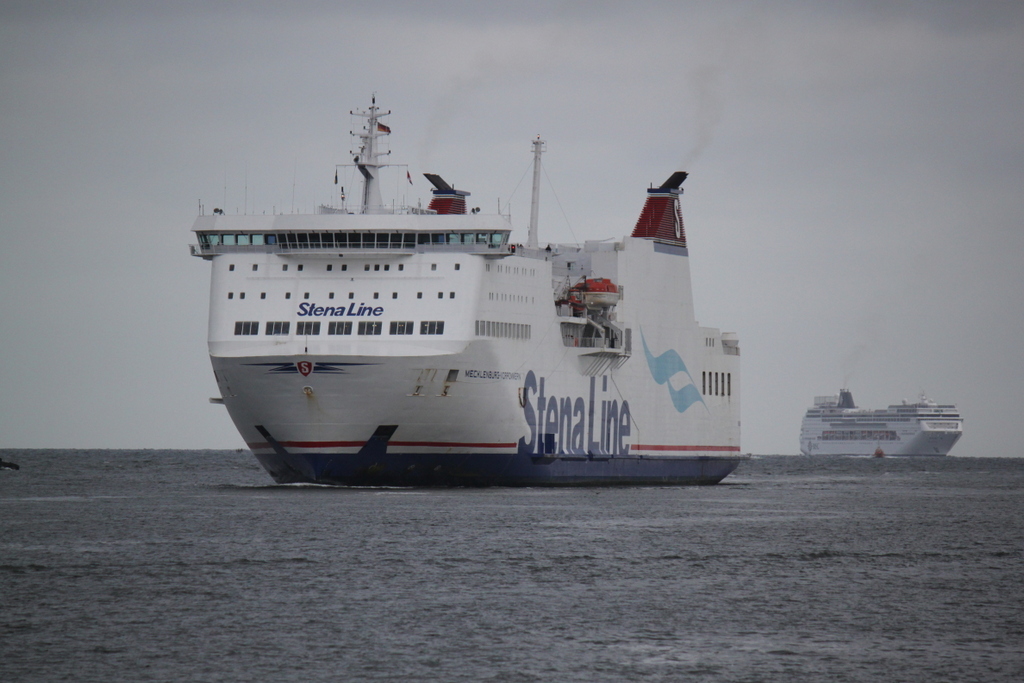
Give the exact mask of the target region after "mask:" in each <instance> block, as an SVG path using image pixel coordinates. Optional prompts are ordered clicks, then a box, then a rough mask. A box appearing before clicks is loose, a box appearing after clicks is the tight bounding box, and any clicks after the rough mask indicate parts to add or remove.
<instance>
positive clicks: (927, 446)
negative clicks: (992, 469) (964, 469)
mask: <svg viewBox="0 0 1024 683" xmlns="http://www.w3.org/2000/svg"><path fill="white" fill-rule="evenodd" d="M962 435H963V418H962V417H961V416H960V411H959V410H957V408H956V406H955V405H940V404H938V403H936V402H935V401H932V400H930V399H929V398H928V397H927V396H925V395H924V394H922V395H921V397H920V398H919V400H918V401H917V403H908V402H906V401H904V402H903V403H901V404H894V405H890V406H889V407H888V408H886V409H884V410H871V409H866V408H858V407H857V406H856V405H855V404H854V402H853V394H852V393H850V391H849V390H848V389H843V390H841V391H840V392H839V394H838V395H835V396H817V397H815V399H814V407H813V408H810V409H809V410H808V411H807V414H806V415H805V416H804V420H803V426H802V429H801V431H800V452H801V453H803V454H804V455H946V454H948V453H949V451H950V449H952V448H953V444H955V443H956V442H957V441H958V440H959V439H960V437H961V436H962Z"/></svg>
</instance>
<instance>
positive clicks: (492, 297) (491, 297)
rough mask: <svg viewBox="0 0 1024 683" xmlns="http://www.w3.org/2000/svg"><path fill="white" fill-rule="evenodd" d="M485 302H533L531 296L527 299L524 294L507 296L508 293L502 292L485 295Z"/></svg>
mask: <svg viewBox="0 0 1024 683" xmlns="http://www.w3.org/2000/svg"><path fill="white" fill-rule="evenodd" d="M487 300H488V301H516V302H518V303H526V302H527V300H529V302H530V303H531V304H532V303H533V302H534V298H533V297H532V296H530V297H528V296H526V295H525V294H508V293H503V292H488V293H487Z"/></svg>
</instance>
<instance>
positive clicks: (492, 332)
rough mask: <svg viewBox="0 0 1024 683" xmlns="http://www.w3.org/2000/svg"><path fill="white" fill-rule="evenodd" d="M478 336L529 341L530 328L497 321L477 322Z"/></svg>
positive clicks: (519, 324) (520, 324)
mask: <svg viewBox="0 0 1024 683" xmlns="http://www.w3.org/2000/svg"><path fill="white" fill-rule="evenodd" d="M476 334H477V336H478V337H504V338H506V339H529V338H530V326H529V325H524V324H522V323H503V322H498V321H495V320H477V321H476Z"/></svg>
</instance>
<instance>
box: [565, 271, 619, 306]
mask: <svg viewBox="0 0 1024 683" xmlns="http://www.w3.org/2000/svg"><path fill="white" fill-rule="evenodd" d="M621 298H622V296H621V295H620V294H619V287H618V285H616V284H615V283H614V282H612V281H611V280H609V279H608V278H604V277H595V278H585V279H583V280H581V281H580V282H578V283H577V284H575V285H573V287H572V289H570V290H569V304H570V305H571V306H572V307H573V308H576V309H583V308H608V307H610V306H614V305H615V304H617V303H619V300H620V299H621Z"/></svg>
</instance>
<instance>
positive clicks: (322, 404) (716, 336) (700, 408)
mask: <svg viewBox="0 0 1024 683" xmlns="http://www.w3.org/2000/svg"><path fill="white" fill-rule="evenodd" d="M358 113H359V114H360V115H361V116H363V117H364V118H365V119H366V126H365V127H364V129H363V131H362V132H361V133H360V134H359V135H360V140H361V145H360V148H359V152H358V153H357V154H355V156H354V162H355V164H356V166H357V168H358V169H359V171H360V173H361V175H362V177H363V193H362V202H361V206H360V208H359V210H358V212H348V211H347V210H338V209H327V210H324V211H322V212H320V213H317V214H314V215H295V214H288V215H272V216H237V215H236V216H231V215H224V214H223V213H219V212H217V213H215V215H213V216H199V217H198V218H197V220H196V222H195V225H194V226H193V231H194V232H195V234H196V236H197V238H198V239H197V243H196V244H193V245H192V253H193V254H194V255H196V256H199V257H202V258H204V259H207V260H209V261H210V262H211V271H212V275H211V290H210V316H209V351H210V358H211V362H212V364H213V369H214V374H215V376H216V379H217V384H218V386H219V388H220V393H221V396H220V397H219V398H217V399H213V401H214V402H217V403H223V405H224V406H225V407H226V408H227V411H228V413H229V415H230V416H231V419H232V420H233V421H234V423H235V425H236V427H237V428H238V430H239V432H240V433H241V435H242V437H243V438H244V439H245V441H246V443H247V444H248V445H249V447H250V448H251V449H252V451H253V453H254V454H255V455H256V457H257V459H258V460H259V462H260V463H261V464H262V465H263V466H264V467H265V468H266V469H267V471H268V472H269V473H270V474H271V476H272V477H273V478H274V479H275V480H276V481H278V482H319V483H333V484H351V485H453V484H454V485H566V484H679V483H684V484H707V483H716V482H718V481H720V480H721V479H722V478H724V477H725V476H727V475H728V474H729V473H730V472H732V471H733V469H735V467H736V466H737V464H738V463H739V462H740V461H741V460H742V457H741V456H740V455H739V452H740V412H739V411H740V401H739V395H740V374H739V345H738V340H737V337H736V335H735V334H731V333H721V332H720V331H719V330H718V329H716V328H710V327H701V326H700V325H698V324H697V323H696V321H695V320H694V312H693V302H692V297H691V290H690V273H689V251H688V248H687V245H686V234H685V230H684V228H683V222H682V215H681V213H680V210H679V197H680V195H681V193H682V190H681V185H682V183H683V181H684V180H685V179H686V174H685V173H682V172H678V173H674V174H672V175H671V176H670V177H669V179H668V180H667V181H666V182H664V183H662V184H661V185H660V186H658V187H656V188H651V189H649V190H648V191H647V198H646V203H645V204H644V208H643V210H642V213H641V215H640V217H639V219H638V221H637V223H636V225H635V226H634V230H633V232H632V234H631V235H630V236H628V237H624V238H622V239H621V240H619V241H602V242H586V243H585V244H583V245H556V244H548V245H545V246H543V247H542V246H540V244H539V242H538V240H537V237H536V215H537V211H536V208H535V207H536V203H537V196H538V193H539V187H538V185H539V181H538V180H537V179H538V178H539V174H538V173H535V174H534V178H535V183H534V208H533V210H532V211H531V214H532V217H531V227H530V230H529V236H528V238H527V244H526V245H516V244H514V243H513V242H512V240H511V234H512V231H513V228H512V225H511V223H510V222H509V219H508V218H507V217H506V216H504V215H500V214H497V215H487V214H481V213H479V210H477V209H473V210H472V211H467V206H466V197H467V196H469V193H468V192H466V191H464V190H461V189H460V190H456V189H455V188H454V186H452V185H451V184H449V183H448V182H447V181H446V180H444V179H443V178H442V177H441V176H439V175H437V174H424V175H426V177H427V178H428V180H429V181H430V182H431V184H432V185H433V187H434V189H433V190H432V199H431V202H430V205H429V207H428V208H427V209H419V208H415V207H404V208H394V209H392V208H388V207H386V206H385V205H384V203H383V202H382V201H381V200H380V189H379V181H378V172H379V170H380V168H382V167H383V166H384V164H382V163H381V158H382V154H381V153H380V152H379V151H378V150H379V147H378V145H377V144H376V143H377V138H378V137H380V136H381V135H387V134H388V133H389V132H390V128H389V127H388V126H387V125H386V124H384V123H383V122H382V121H381V118H382V117H383V116H385V114H384V113H382V112H380V110H379V109H378V108H377V107H376V103H374V105H373V106H371V108H370V109H369V110H368V111H366V112H358ZM541 151H543V142H542V141H540V140H539V138H538V140H537V141H535V142H534V154H535V164H539V162H540V154H541Z"/></svg>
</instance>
